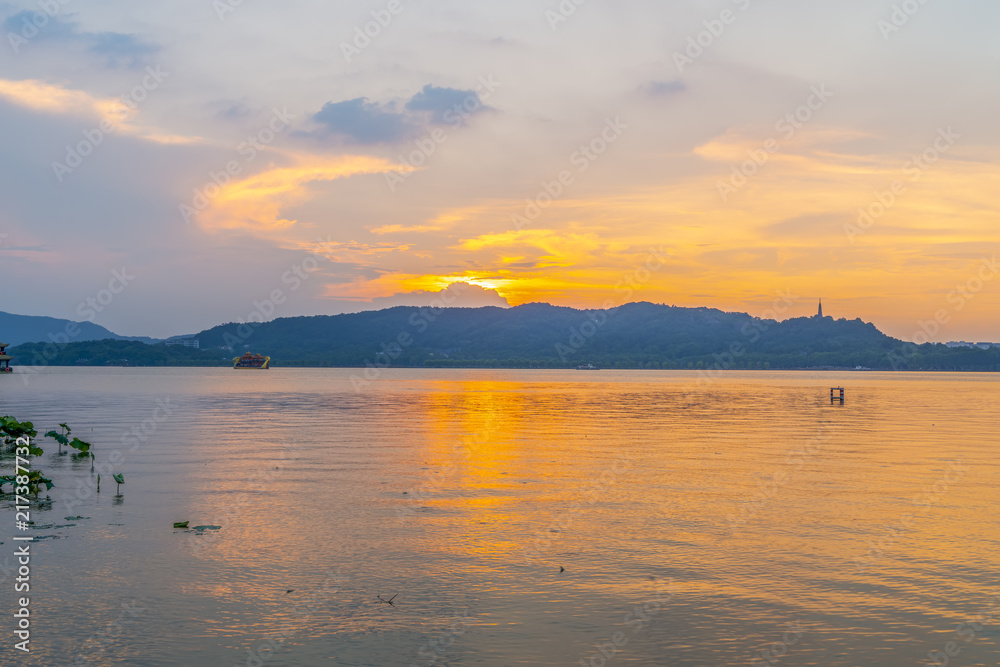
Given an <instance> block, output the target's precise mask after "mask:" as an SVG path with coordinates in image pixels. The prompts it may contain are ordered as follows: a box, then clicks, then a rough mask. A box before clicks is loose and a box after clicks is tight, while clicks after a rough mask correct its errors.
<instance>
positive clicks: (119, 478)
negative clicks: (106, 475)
mask: <svg viewBox="0 0 1000 667" xmlns="http://www.w3.org/2000/svg"><path fill="white" fill-rule="evenodd" d="M112 477H114V478H115V484H117V485H118V486H116V487H115V495H118V496H120V495H121V491H119V489H121V485H122V484H124V483H125V474H124V473H120V472H116V473H115V474H114V475H112Z"/></svg>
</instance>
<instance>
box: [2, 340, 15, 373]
mask: <svg viewBox="0 0 1000 667" xmlns="http://www.w3.org/2000/svg"><path fill="white" fill-rule="evenodd" d="M8 345H10V343H0V373H13V372H14V369H12V368H11V367H10V360H11V356H10V355H9V354H7V346H8Z"/></svg>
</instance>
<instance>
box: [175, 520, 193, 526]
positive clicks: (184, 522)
mask: <svg viewBox="0 0 1000 667" xmlns="http://www.w3.org/2000/svg"><path fill="white" fill-rule="evenodd" d="M189 523H191V522H190V521H176V522H174V528H187V527H188V524H189Z"/></svg>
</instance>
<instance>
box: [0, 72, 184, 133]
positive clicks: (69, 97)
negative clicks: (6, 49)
mask: <svg viewBox="0 0 1000 667" xmlns="http://www.w3.org/2000/svg"><path fill="white" fill-rule="evenodd" d="M0 95H2V96H3V97H6V98H7V99H8V100H10V101H11V102H13V103H15V104H18V105H20V106H23V107H25V108H28V109H32V110H34V111H41V112H43V113H52V114H60V115H76V116H88V117H92V118H96V119H97V121H98V122H102V121H103V122H106V123H108V124H109V125H110V126H111V127H112V128H114V131H116V132H119V133H121V134H127V135H130V136H135V137H138V138H140V139H144V140H146V141H152V142H154V143H158V144H192V143H199V142H201V141H202V138H201V137H187V136H180V135H174V134H166V133H163V132H162V131H160V130H157V129H155V128H150V127H146V126H141V125H136V124H135V123H133V122H132V120H131V119H132V118H133V117H134V116H135V114H136V112H135V110H134V109H132V108H131V107H129V106H128V105H127V104H125V102H123V101H122V100H120V99H117V98H114V97H94V96H93V95H91V94H90V93H87V92H84V91H82V90H72V89H69V88H64V87H62V86H54V85H52V84H49V83H46V82H45V81H40V80H38V79H24V80H21V81H11V80H8V79H0Z"/></svg>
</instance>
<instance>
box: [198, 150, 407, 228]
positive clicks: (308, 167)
mask: <svg viewBox="0 0 1000 667" xmlns="http://www.w3.org/2000/svg"><path fill="white" fill-rule="evenodd" d="M292 159H293V162H294V163H295V164H294V165H293V166H288V167H276V168H271V169H268V170H267V171H263V172H261V173H258V174H254V175H252V176H249V177H247V178H244V179H242V180H239V181H233V182H231V183H230V184H229V185H226V186H224V187H222V188H221V189H220V191H219V193H218V194H217V195H216V196H215V197H214V198H212V200H211V204H210V206H209V207H208V208H207V209H206V210H205V211H202V212H201V213H199V214H198V220H199V221H200V222H201V223H202V226H203V227H204V228H206V229H212V230H220V229H250V230H255V231H275V230H282V229H287V228H289V227H292V226H293V225H295V224H296V223H297V222H298V221H296V220H289V219H287V218H284V217H283V216H282V211H283V210H285V209H287V208H289V207H291V206H294V205H296V204H300V203H302V202H305V201H307V200H308V199H309V198H310V196H311V191H310V188H309V184H310V183H314V182H317V181H332V180H336V179H339V178H348V177H350V176H356V175H360V174H380V173H385V172H388V171H399V170H400V169H401V167H400V166H399V165H396V164H394V163H392V162H390V161H388V160H384V159H382V158H376V157H369V156H358V155H346V156H339V157H335V158H329V157H317V156H309V155H297V156H292ZM402 169H405V167H403V168H402Z"/></svg>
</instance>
